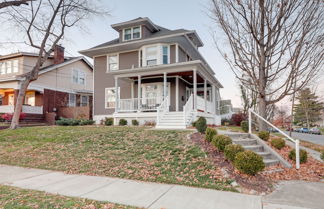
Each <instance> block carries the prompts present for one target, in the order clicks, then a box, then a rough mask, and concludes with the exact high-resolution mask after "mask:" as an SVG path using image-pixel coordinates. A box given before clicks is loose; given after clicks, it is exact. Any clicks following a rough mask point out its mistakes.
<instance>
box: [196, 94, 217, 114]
mask: <svg viewBox="0 0 324 209" xmlns="http://www.w3.org/2000/svg"><path fill="white" fill-rule="evenodd" d="M205 108H206V110H205ZM197 109H198V110H202V111H204V112H209V113H212V112H213V103H212V102H210V101H208V100H207V101H206V107H205V99H204V98H203V97H200V96H197Z"/></svg>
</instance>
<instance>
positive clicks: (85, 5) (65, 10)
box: [10, 0, 106, 129]
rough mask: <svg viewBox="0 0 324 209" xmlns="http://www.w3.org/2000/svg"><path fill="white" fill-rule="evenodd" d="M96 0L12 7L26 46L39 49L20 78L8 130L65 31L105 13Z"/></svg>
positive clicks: (46, 1) (50, 1)
mask: <svg viewBox="0 0 324 209" xmlns="http://www.w3.org/2000/svg"><path fill="white" fill-rule="evenodd" d="M96 5H97V4H96V2H95V0H92V1H89V0H44V1H43V0H39V1H31V2H30V5H29V6H28V7H24V8H23V9H22V7H19V9H16V8H13V7H12V8H11V9H12V12H10V16H11V18H12V21H14V22H15V23H16V24H17V26H18V27H19V28H21V29H22V30H23V31H24V32H25V33H26V36H27V44H28V45H30V46H31V47H33V48H35V49H37V50H38V59H37V61H36V64H35V66H33V68H32V70H31V71H30V72H28V73H26V74H24V75H22V76H21V79H20V80H21V81H20V83H19V86H20V88H19V93H18V98H17V100H16V106H15V112H14V115H13V118H12V122H11V126H10V128H11V129H16V128H17V127H18V125H19V116H20V113H21V111H22V106H23V100H24V97H25V93H26V90H27V88H28V85H29V83H30V82H31V81H34V80H36V79H37V78H38V73H39V70H40V69H41V67H42V66H43V64H44V63H45V62H46V60H47V59H48V57H49V56H50V54H51V53H52V52H53V51H54V47H55V45H57V44H58V43H59V41H60V40H62V39H63V38H64V34H65V32H66V30H67V28H71V27H76V26H80V24H81V23H82V21H83V20H87V19H89V18H91V17H93V16H97V15H104V14H106V13H105V12H104V11H103V10H102V9H99V8H98V7H97V6H96Z"/></svg>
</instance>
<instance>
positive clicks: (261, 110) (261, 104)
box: [258, 97, 267, 131]
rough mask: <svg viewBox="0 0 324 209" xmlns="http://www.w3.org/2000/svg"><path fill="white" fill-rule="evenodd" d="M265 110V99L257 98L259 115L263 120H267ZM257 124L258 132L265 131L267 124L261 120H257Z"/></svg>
mask: <svg viewBox="0 0 324 209" xmlns="http://www.w3.org/2000/svg"><path fill="white" fill-rule="evenodd" d="M266 109H267V103H266V100H265V97H259V115H260V116H262V117H263V118H264V119H266V118H267V111H266ZM258 124H259V130H260V131H266V130H267V124H266V123H265V122H264V121H263V120H261V119H258Z"/></svg>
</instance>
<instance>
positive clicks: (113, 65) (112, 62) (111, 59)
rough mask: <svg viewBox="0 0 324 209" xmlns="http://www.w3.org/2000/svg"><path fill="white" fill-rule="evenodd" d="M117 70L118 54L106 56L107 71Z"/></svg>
mask: <svg viewBox="0 0 324 209" xmlns="http://www.w3.org/2000/svg"><path fill="white" fill-rule="evenodd" d="M114 70H118V55H110V56H108V71H114Z"/></svg>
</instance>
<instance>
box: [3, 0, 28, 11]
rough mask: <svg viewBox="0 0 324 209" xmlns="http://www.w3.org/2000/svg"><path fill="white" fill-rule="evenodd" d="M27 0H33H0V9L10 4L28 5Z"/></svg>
mask: <svg viewBox="0 0 324 209" xmlns="http://www.w3.org/2000/svg"><path fill="white" fill-rule="evenodd" d="M29 1H34V0H18V1H1V2H0V9H2V8H5V7H11V6H16V7H17V6H20V5H28V2H29Z"/></svg>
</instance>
